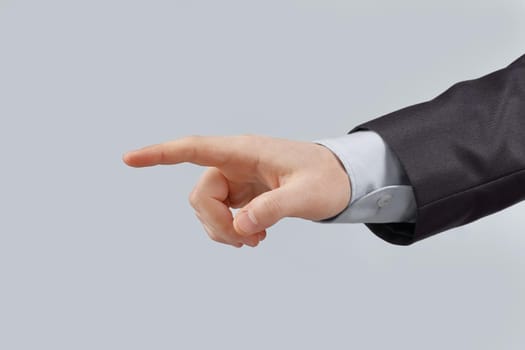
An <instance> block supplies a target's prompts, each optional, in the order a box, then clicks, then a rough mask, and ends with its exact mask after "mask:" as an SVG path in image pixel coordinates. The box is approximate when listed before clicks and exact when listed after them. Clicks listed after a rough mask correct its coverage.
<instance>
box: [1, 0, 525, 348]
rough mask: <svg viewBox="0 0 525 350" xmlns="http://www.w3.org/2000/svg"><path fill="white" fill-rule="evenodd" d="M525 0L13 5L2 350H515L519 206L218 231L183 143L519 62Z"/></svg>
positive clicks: (339, 115) (326, 130) (358, 114)
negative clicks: (432, 232) (149, 154)
mask: <svg viewBox="0 0 525 350" xmlns="http://www.w3.org/2000/svg"><path fill="white" fill-rule="evenodd" d="M524 16H525V4H524V2H523V1H522V0H515V1H510V0H509V1H501V0H498V1H480V0H476V1H474V0H468V1H457V0H441V1H433V2H422V1H415V0H414V1H407V0H403V1H388V0H376V1H360V2H358V1H336V0H319V1H314V0H309V1H306V0H305V1H299V0H295V1H292V0H278V1H277V0H265V1H240V0H239V1H231V0H226V1H212V0H207V1H189V0H186V1H175V0H171V1H167V0H166V1H160V0H149V1H145V0H142V1H136V0H126V1H124V0H103V1H102V0H90V1H71V0H69V1H66V0H62V1H59V0H48V1H36V0H33V1H17V0H0V160H1V162H2V163H1V164H2V165H1V175H0V176H1V180H2V181H0V210H1V211H0V348H1V349H209V348H216V349H271V348H277V349H321V348H324V349H350V348H354V349H400V348H403V349H522V348H523V346H524V345H525V333H524V332H523V329H524V327H525V315H524V314H525V299H524V297H523V295H524V293H525V278H524V277H523V276H524V272H525V266H524V263H525V254H524V253H523V252H524V251H525V236H524V234H523V228H522V227H523V222H524V221H523V213H524V212H525V205H523V204H518V205H516V206H514V207H512V208H509V209H507V210H505V211H502V212H500V213H498V214H496V215H491V216H489V217H485V218H483V219H482V220H479V221H477V222H475V223H472V224H470V225H467V226H464V227H462V228H458V229H455V230H451V231H448V232H446V233H443V234H441V235H438V236H435V237H434V238H431V239H428V240H425V241H422V242H420V243H418V244H416V245H414V246H411V247H408V248H406V247H405V248H403V247H396V246H393V245H389V244H387V243H385V242H383V241H381V240H380V239H378V238H376V237H375V236H374V235H373V234H372V233H371V232H370V231H368V230H367V229H366V227H365V226H364V225H362V224H346V225H338V224H317V223H313V222H310V221H305V220H299V219H285V220H283V221H282V222H280V223H278V224H277V225H275V226H274V227H272V228H271V229H270V230H269V237H268V238H267V239H266V241H264V242H263V244H262V245H261V246H260V247H258V248H256V249H251V248H243V249H240V250H237V249H233V248H230V247H227V246H223V245H219V244H217V243H214V242H212V241H210V240H209V239H208V238H207V237H206V235H205V233H204V230H203V229H202V228H201V226H200V223H199V222H198V220H197V219H196V218H195V217H194V214H193V210H192V209H191V207H190V206H189V204H188V202H187V196H188V194H189V192H190V191H191V189H192V187H193V185H194V184H195V182H196V181H197V179H198V177H199V176H200V174H201V173H202V172H203V170H204V169H203V168H200V167H197V166H194V165H190V164H183V165H179V166H175V167H156V168H151V169H139V170H137V169H131V168H127V167H126V166H125V165H123V164H122V162H121V159H120V158H121V155H122V153H123V152H124V151H126V150H128V149H133V148H136V147H140V146H143V145H146V144H150V143H156V142H159V141H165V140H169V139H174V138H178V137H182V136H185V135H189V134H202V135H214V134H217V135H230V134H231V135H234V134H240V133H256V134H266V135H272V136H278V137H286V138H290V139H296V140H313V139H317V138H324V137H331V136H339V135H343V134H345V133H346V132H347V131H348V130H350V129H351V128H352V127H353V126H355V125H356V124H357V123H359V122H362V121H365V120H369V119H372V118H375V117H378V116H380V115H382V114H385V113H387V112H390V111H393V110H395V109H399V108H401V107H404V106H407V105H411V104H414V103H417V102H421V101H424V100H427V99H430V98H432V97H434V96H436V95H437V94H439V93H440V92H442V91H443V90H445V89H446V88H447V87H449V86H450V85H452V84H453V83H455V82H457V81H460V80H464V79H471V78H475V77H478V76H481V75H483V74H486V73H489V72H491V71H493V70H496V69H499V68H502V67H503V66H505V65H507V64H509V63H510V62H511V61H513V60H515V59H516V58H517V57H519V56H520V55H521V54H523V53H525V46H524V45H523V43H524V42H525V21H523V18H524Z"/></svg>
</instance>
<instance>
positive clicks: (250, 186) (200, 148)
mask: <svg viewBox="0 0 525 350" xmlns="http://www.w3.org/2000/svg"><path fill="white" fill-rule="evenodd" d="M123 160H124V162H125V163H126V164H128V165H130V166H133V167H145V166H152V165H158V164H178V163H182V162H190V163H194V164H198V165H203V166H208V167H209V168H208V169H206V171H205V172H204V174H203V175H202V177H201V179H200V180H199V181H198V183H197V185H196V186H195V188H194V189H193V191H192V192H191V194H190V196H189V201H190V204H191V206H192V207H193V208H194V209H195V212H196V215H197V217H198V218H199V220H200V221H201V222H202V224H203V226H204V229H205V230H206V232H207V233H208V235H209V236H210V238H211V239H213V240H215V241H217V242H221V243H226V244H230V245H232V246H234V247H242V246H243V244H246V245H249V246H252V247H255V246H257V245H258V244H259V242H260V241H262V240H263V239H264V238H265V237H266V229H267V228H268V227H270V226H272V225H273V224H275V223H276V222H277V221H279V220H280V219H282V218H284V217H299V218H304V219H309V220H322V219H326V218H330V217H332V216H335V215H337V214H338V213H340V212H341V211H343V210H344V209H345V208H346V206H347V205H348V203H349V201H350V196H351V186H350V180H349V178H348V175H347V173H346V171H345V170H344V168H343V166H342V164H341V163H340V161H339V159H338V158H337V157H336V156H335V155H334V154H333V153H332V152H331V151H330V150H329V149H328V148H326V147H324V146H322V145H319V144H316V143H313V142H300V141H291V140H286V139H278V138H272V137H266V136H258V135H241V136H189V137H184V138H181V139H178V140H174V141H170V142H166V143H162V144H158V145H153V146H148V147H146V148H143V149H140V150H137V151H132V152H128V153H126V154H125V155H124V157H123ZM230 207H231V208H242V209H240V210H239V211H238V212H237V213H236V215H235V218H233V216H232V212H231V211H230V209H229V208H230Z"/></svg>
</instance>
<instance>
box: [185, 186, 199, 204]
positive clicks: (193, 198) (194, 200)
mask: <svg viewBox="0 0 525 350" xmlns="http://www.w3.org/2000/svg"><path fill="white" fill-rule="evenodd" d="M188 201H189V202H190V205H191V206H192V207H193V208H194V209H197V208H198V207H199V204H200V202H201V196H200V194H199V191H198V190H197V189H196V188H194V189H193V190H192V191H191V193H190V194H189V196H188Z"/></svg>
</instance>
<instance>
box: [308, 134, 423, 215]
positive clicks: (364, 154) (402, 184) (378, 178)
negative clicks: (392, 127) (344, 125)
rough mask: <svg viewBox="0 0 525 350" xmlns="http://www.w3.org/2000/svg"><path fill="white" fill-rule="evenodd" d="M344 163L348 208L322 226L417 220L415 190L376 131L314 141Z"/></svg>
mask: <svg viewBox="0 0 525 350" xmlns="http://www.w3.org/2000/svg"><path fill="white" fill-rule="evenodd" d="M313 142H314V143H317V144H320V145H323V146H325V147H327V148H328V149H330V150H331V151H332V152H333V153H334V154H335V155H336V156H337V157H338V158H339V160H340V161H341V163H342V164H343V167H344V168H345V170H346V172H347V174H348V177H349V178H350V185H351V190H352V195H351V198H350V201H349V203H348V206H347V208H346V209H345V210H343V211H342V212H341V213H339V214H338V215H336V216H335V217H333V218H330V219H325V220H321V221H319V222H406V221H413V220H414V217H415V211H416V208H415V199H414V193H413V189H412V187H411V186H410V182H409V180H408V177H407V176H406V173H405V172H404V170H403V167H402V165H401V163H400V162H399V160H398V158H397V156H396V155H395V154H394V153H393V152H392V150H391V149H390V147H389V146H388V145H387V144H386V143H385V142H384V141H383V139H382V138H381V136H379V134H377V133H376V132H374V131H370V130H363V131H357V132H353V133H350V134H347V135H344V136H340V137H335V138H325V139H318V140H314V141H313Z"/></svg>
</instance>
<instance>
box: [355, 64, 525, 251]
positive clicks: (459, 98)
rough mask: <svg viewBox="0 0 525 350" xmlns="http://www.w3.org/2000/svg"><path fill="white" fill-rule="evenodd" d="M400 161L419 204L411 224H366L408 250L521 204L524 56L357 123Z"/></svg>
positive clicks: (523, 183)
mask: <svg viewBox="0 0 525 350" xmlns="http://www.w3.org/2000/svg"><path fill="white" fill-rule="evenodd" d="M359 130H373V131H375V132H377V133H378V134H379V135H381V137H382V138H383V139H384V140H385V142H386V143H387V144H388V145H389V146H390V147H391V149H392V150H393V152H394V153H395V154H396V155H397V157H398V158H399V161H400V162H401V164H402V166H403V168H404V170H405V172H406V174H407V176H408V179H409V181H410V184H411V185H412V186H413V188H414V195H415V199H416V204H417V217H416V222H415V223H409V222H401V223H367V224H366V225H367V227H368V228H369V229H370V230H371V231H372V232H374V233H375V234H376V235H378V236H379V237H381V238H383V239H385V240H386V241H388V242H390V243H394V244H400V245H408V244H412V243H414V242H416V241H418V240H421V239H423V238H426V237H429V236H431V235H435V234H437V233H439V232H442V231H445V230H448V229H451V228H454V227H457V226H461V225H465V224H468V223H470V222H472V221H474V220H477V219H479V218H481V217H483V216H486V215H489V214H492V213H495V212H497V211H500V210H502V209H504V208H507V207H509V206H511V205H513V204H515V203H517V202H520V201H522V200H523V199H525V55H524V56H522V57H520V58H519V59H517V60H516V61H514V62H513V63H512V64H510V65H509V66H508V67H506V68H504V69H501V70H499V71H496V72H494V73H491V74H488V75H486V76H483V77H481V78H479V79H475V80H469V81H464V82H460V83H457V84H455V85H454V86H452V87H451V88H449V89H448V90H447V91H445V92H444V93H442V94H441V95H439V96H437V97H436V98H434V99H432V100H430V101H428V102H424V103H420V104H417V105H414V106H410V107H407V108H404V109H401V110H399V111H396V112H393V113H389V114H387V115H385V116H382V117H379V118H376V119H373V120H370V121H368V122H365V123H363V124H360V125H358V126H356V127H355V128H353V129H352V130H350V131H349V133H352V132H356V131H359Z"/></svg>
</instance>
